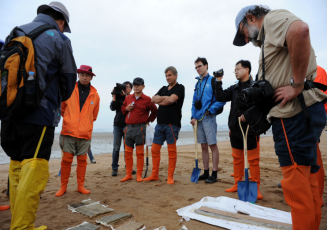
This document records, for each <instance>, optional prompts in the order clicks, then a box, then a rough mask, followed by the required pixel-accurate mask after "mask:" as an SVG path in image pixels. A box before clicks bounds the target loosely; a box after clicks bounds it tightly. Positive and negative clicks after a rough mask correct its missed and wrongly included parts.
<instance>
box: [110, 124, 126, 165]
mask: <svg viewBox="0 0 327 230" xmlns="http://www.w3.org/2000/svg"><path fill="white" fill-rule="evenodd" d="M113 134H114V149H113V151H112V164H111V167H112V169H113V170H114V169H118V167H119V165H118V161H119V151H120V146H121V141H122V139H123V138H124V127H118V126H114V132H113Z"/></svg>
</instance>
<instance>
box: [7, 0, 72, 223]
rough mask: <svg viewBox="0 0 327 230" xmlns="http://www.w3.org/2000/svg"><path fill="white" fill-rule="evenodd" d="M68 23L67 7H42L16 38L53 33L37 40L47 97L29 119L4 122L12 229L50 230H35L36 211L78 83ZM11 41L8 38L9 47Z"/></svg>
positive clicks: (39, 70) (37, 59) (37, 63)
mask: <svg viewBox="0 0 327 230" xmlns="http://www.w3.org/2000/svg"><path fill="white" fill-rule="evenodd" d="M68 23H69V13H68V10H67V9H66V7H65V6H64V5H63V4H62V3H60V2H51V3H50V4H49V5H41V6H39V7H38V9H37V16H36V18H35V19H34V20H33V21H32V22H31V23H28V24H25V25H22V26H19V29H21V30H22V31H23V32H22V31H19V33H18V36H23V35H24V33H25V34H28V33H29V32H31V31H33V30H34V29H36V28H38V27H40V26H42V25H46V24H48V25H51V26H53V29H49V30H47V31H45V32H43V33H42V34H40V35H39V36H38V37H37V38H36V39H34V40H33V44H34V50H35V69H36V74H37V76H38V84H39V85H38V87H39V89H40V90H42V91H43V90H45V94H44V97H43V98H42V99H41V101H40V103H39V105H38V106H37V107H36V109H35V111H33V112H32V113H31V114H28V115H26V116H25V117H24V118H22V119H16V120H2V122H1V146H2V148H3V150H4V151H5V152H6V154H7V155H8V156H9V157H10V166H9V182H10V183H9V184H10V189H9V193H10V194H9V197H10V206H11V213H12V219H11V228H10V229H46V227H45V226H42V227H40V228H34V222H35V219H36V212H37V209H38V207H39V201H40V194H41V193H42V192H43V191H44V189H45V187H46V184H47V181H48V178H49V159H50V155H51V147H52V144H53V139H54V131H55V127H57V126H58V123H59V121H60V110H61V109H60V105H61V102H62V101H66V100H68V99H69V98H70V96H71V94H72V92H73V90H74V87H75V82H76V72H77V68H76V64H75V60H74V57H73V51H72V47H71V43H70V40H69V39H68V37H66V36H65V35H64V34H63V33H64V32H70V28H69V24H68ZM8 42H9V39H8V38H7V39H6V43H5V45H6V44H8ZM37 149H38V152H37ZM36 152H37V155H36V156H34V154H35V153H36Z"/></svg>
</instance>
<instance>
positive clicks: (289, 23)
mask: <svg viewBox="0 0 327 230" xmlns="http://www.w3.org/2000/svg"><path fill="white" fill-rule="evenodd" d="M235 24H236V30H237V31H236V35H235V39H234V42H233V44H234V45H235V46H244V45H246V44H247V43H249V42H252V44H253V45H254V46H256V47H260V48H261V54H260V58H259V72H258V79H259V80H261V79H262V75H263V74H262V73H263V71H262V68H263V66H265V79H266V80H267V81H269V83H270V84H271V86H272V88H273V90H274V95H273V98H274V100H275V103H278V102H280V103H278V104H277V105H276V106H273V107H272V108H271V109H270V111H269V113H268V119H269V121H270V123H271V124H272V131H273V137H274V142H275V151H276V154H277V156H278V160H279V164H280V166H281V169H282V173H283V178H284V179H283V180H282V188H283V192H284V197H285V201H286V202H287V204H288V205H289V206H290V207H291V213H292V223H293V229H310V230H311V229H319V225H320V219H321V207H320V206H321V204H320V200H319V190H318V184H317V180H316V173H317V171H318V170H319V165H317V142H318V140H319V137H320V135H321V132H322V130H323V128H324V125H325V123H326V115H325V110H324V106H323V103H325V102H326V101H327V95H325V94H324V93H322V92H321V91H319V90H318V89H317V88H315V87H308V86H309V83H305V81H308V82H309V81H312V82H313V81H314V79H315V78H316V75H317V63H316V58H315V52H314V50H313V48H312V46H311V43H310V34H309V27H308V25H307V24H306V23H305V22H303V21H302V20H301V19H300V18H298V17H297V16H295V15H294V14H292V13H291V12H289V11H287V10H273V11H271V10H270V9H269V8H268V7H263V6H257V5H252V6H247V7H244V8H243V9H241V11H240V12H239V13H238V15H237V17H236V20H235ZM263 54H264V55H263ZM261 55H262V56H263V57H264V58H262V57H261ZM262 64H263V66H262ZM241 119H242V121H243V122H244V121H245V118H244V116H242V118H241Z"/></svg>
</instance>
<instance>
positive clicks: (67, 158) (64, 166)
mask: <svg viewBox="0 0 327 230" xmlns="http://www.w3.org/2000/svg"><path fill="white" fill-rule="evenodd" d="M73 158H74V155H73V154H71V153H67V152H64V155H63V157H62V161H61V177H60V181H61V187H60V189H59V191H58V192H56V194H55V196H57V197H59V196H62V195H64V194H65V192H66V191H67V184H68V179H69V175H70V171H71V166H72V163H73Z"/></svg>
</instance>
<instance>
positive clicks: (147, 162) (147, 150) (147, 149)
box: [143, 146, 149, 179]
mask: <svg viewBox="0 0 327 230" xmlns="http://www.w3.org/2000/svg"><path fill="white" fill-rule="evenodd" d="M148 167H149V146H146V170H145V173H144V177H143V179H144V178H146V174H147V173H148Z"/></svg>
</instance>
